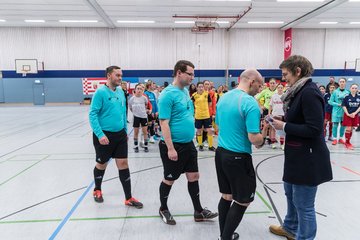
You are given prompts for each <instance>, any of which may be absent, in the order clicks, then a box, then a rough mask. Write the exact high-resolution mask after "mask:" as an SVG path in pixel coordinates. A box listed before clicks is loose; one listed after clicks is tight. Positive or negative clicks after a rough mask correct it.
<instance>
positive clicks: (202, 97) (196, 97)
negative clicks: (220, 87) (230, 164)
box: [191, 82, 216, 151]
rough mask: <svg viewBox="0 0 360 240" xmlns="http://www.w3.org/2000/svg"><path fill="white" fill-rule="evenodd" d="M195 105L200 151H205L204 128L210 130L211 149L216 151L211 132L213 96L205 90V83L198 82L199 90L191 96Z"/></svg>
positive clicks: (209, 141)
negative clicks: (210, 108) (210, 111)
mask: <svg viewBox="0 0 360 240" xmlns="http://www.w3.org/2000/svg"><path fill="white" fill-rule="evenodd" d="M191 99H192V100H193V102H194V106H195V128H196V139H197V141H198V143H199V151H204V146H203V135H202V131H203V130H202V129H203V127H204V131H205V132H208V133H209V134H208V143H209V150H210V151H215V150H216V149H215V148H214V147H213V135H212V133H211V128H212V125H211V118H210V113H209V107H211V98H210V95H209V93H208V92H206V91H205V90H204V83H202V82H198V83H197V91H196V93H194V94H193V95H192V96H191Z"/></svg>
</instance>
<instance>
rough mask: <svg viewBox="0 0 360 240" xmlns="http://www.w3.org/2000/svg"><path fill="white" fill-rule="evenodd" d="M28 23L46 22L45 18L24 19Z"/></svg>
mask: <svg viewBox="0 0 360 240" xmlns="http://www.w3.org/2000/svg"><path fill="white" fill-rule="evenodd" d="M24 21H25V22H27V23H44V22H45V20H24Z"/></svg>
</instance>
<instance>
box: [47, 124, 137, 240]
mask: <svg viewBox="0 0 360 240" xmlns="http://www.w3.org/2000/svg"><path fill="white" fill-rule="evenodd" d="M133 130H134V128H132V129H131V131H130V133H129V134H131V132H132V131H133ZM129 134H128V135H129ZM112 160H113V159H110V161H108V164H110V163H111V161H112ZM94 184H95V181H94V180H93V181H91V183H90V184H89V186H88V187H87V188H86V190H85V191H84V192H83V194H82V195H81V196H80V198H79V199H78V200H77V201H76V203H75V205H73V207H72V208H71V210H70V211H69V212H68V213H67V214H66V216H65V218H64V219H62V221H61V223H60V224H59V225H58V226H57V228H56V229H55V231H54V232H53V233H52V234H51V236H50V238H49V240H53V239H55V238H56V236H57V235H58V234H59V232H60V231H61V229H62V228H63V227H64V226H65V224H66V223H67V222H68V220H69V219H70V217H71V215H72V214H73V213H74V212H75V210H76V209H77V207H78V206H79V205H80V203H81V202H82V201H83V200H84V198H85V196H86V195H87V194H88V193H89V191H90V189H91V188H92V187H93V185H94Z"/></svg>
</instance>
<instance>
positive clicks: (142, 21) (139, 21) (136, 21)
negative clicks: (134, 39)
mask: <svg viewBox="0 0 360 240" xmlns="http://www.w3.org/2000/svg"><path fill="white" fill-rule="evenodd" d="M117 22H118V23H155V21H153V20H117Z"/></svg>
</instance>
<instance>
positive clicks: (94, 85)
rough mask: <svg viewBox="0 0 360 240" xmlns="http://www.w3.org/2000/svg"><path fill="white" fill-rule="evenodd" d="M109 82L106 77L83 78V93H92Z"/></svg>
mask: <svg viewBox="0 0 360 240" xmlns="http://www.w3.org/2000/svg"><path fill="white" fill-rule="evenodd" d="M106 82H107V79H106V78H83V79H82V83H83V94H84V95H92V94H94V93H95V91H96V89H98V88H99V86H100V85H103V84H105V83H106Z"/></svg>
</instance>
